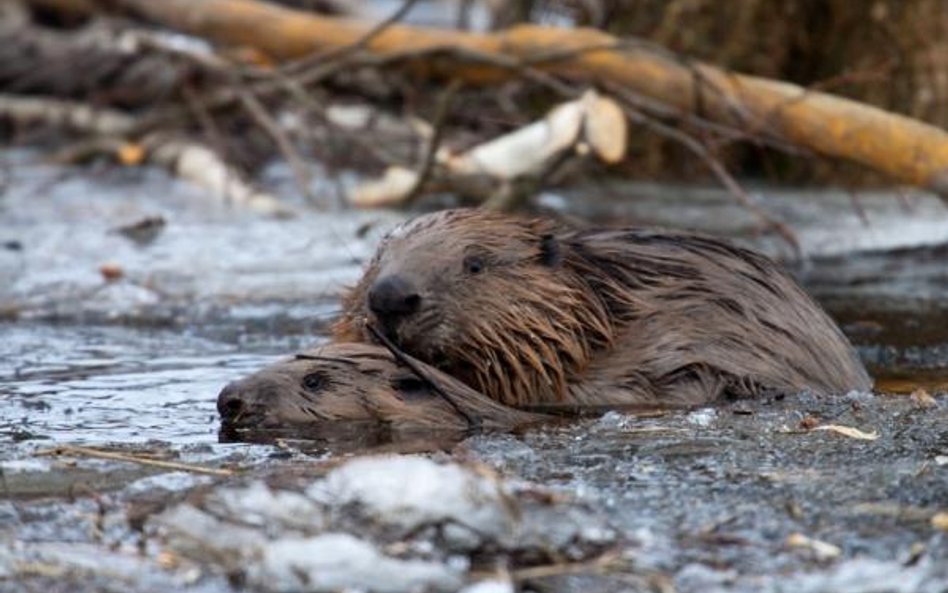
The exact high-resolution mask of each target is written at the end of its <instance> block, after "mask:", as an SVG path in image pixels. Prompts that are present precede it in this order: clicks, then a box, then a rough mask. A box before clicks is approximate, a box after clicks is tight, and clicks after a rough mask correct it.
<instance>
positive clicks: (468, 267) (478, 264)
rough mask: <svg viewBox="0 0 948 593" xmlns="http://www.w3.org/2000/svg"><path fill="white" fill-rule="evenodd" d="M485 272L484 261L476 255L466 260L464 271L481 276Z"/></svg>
mask: <svg viewBox="0 0 948 593" xmlns="http://www.w3.org/2000/svg"><path fill="white" fill-rule="evenodd" d="M483 270H484V260H483V259H481V258H480V257H478V256H476V255H469V256H467V257H465V258H464V271H465V272H467V273H468V274H480V273H481V272H482V271H483Z"/></svg>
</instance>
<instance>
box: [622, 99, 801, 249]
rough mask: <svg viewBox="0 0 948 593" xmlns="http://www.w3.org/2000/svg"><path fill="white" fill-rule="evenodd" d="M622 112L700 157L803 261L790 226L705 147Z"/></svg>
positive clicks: (632, 113)
mask: <svg viewBox="0 0 948 593" xmlns="http://www.w3.org/2000/svg"><path fill="white" fill-rule="evenodd" d="M623 110H624V111H625V113H626V115H627V116H628V117H629V119H630V120H632V121H634V122H636V123H638V124H641V125H643V126H645V127H646V128H649V129H650V130H652V131H654V132H656V133H658V134H660V135H662V136H664V137H666V138H670V139H672V140H675V141H677V142H678V143H680V144H682V145H683V146H684V147H685V148H687V149H688V150H690V151H692V152H693V153H695V154H696V155H697V156H698V157H700V158H701V161H702V162H703V163H704V164H705V166H707V167H708V169H710V170H711V172H712V173H713V174H714V176H715V177H717V178H718V181H720V182H721V184H722V185H723V186H724V187H725V188H726V189H727V190H728V191H729V192H731V194H732V195H733V196H734V197H735V198H737V201H738V202H740V203H741V205H743V206H744V207H745V208H747V209H748V210H749V211H750V212H751V213H752V214H754V215H755V216H756V217H757V219H758V220H759V221H760V222H761V224H762V225H763V228H764V230H770V229H772V230H773V231H774V232H776V233H777V234H778V235H780V237H781V238H783V240H784V241H786V243H787V244H788V245H789V246H790V247H791V248H792V249H793V251H794V254H795V256H796V257H797V258H802V255H803V253H802V251H801V249H800V241H799V239H798V238H797V235H796V233H795V232H793V229H791V228H790V227H789V226H787V225H786V224H785V223H784V222H782V221H780V220H777V219H776V218H774V217H772V216H771V215H770V214H769V213H768V212H767V211H765V210H764V209H763V208H761V207H760V206H758V205H757V204H755V203H754V201H753V200H752V199H751V197H750V196H749V195H748V194H747V192H746V191H745V190H744V187H743V186H742V185H741V184H740V183H738V181H737V180H736V179H734V177H733V176H732V175H731V174H730V173H729V172H728V170H727V168H726V167H725V166H724V165H723V164H722V163H721V161H720V160H719V159H718V158H717V157H715V156H714V155H713V154H711V153H710V152H709V151H708V149H707V148H705V146H704V145H703V144H701V143H700V142H699V141H697V140H695V139H694V138H692V137H691V136H689V135H688V134H686V133H684V132H682V131H681V130H678V129H676V128H673V127H671V126H668V125H666V124H663V123H662V122H660V121H657V120H656V119H654V118H651V117H649V116H647V115H646V114H644V113H642V112H641V111H639V110H638V109H635V108H633V107H630V106H629V105H628V104H626V105H624V106H623Z"/></svg>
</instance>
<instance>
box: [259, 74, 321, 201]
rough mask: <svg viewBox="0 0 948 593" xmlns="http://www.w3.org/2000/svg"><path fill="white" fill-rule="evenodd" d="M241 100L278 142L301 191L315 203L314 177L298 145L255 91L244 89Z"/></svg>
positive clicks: (261, 125)
mask: <svg viewBox="0 0 948 593" xmlns="http://www.w3.org/2000/svg"><path fill="white" fill-rule="evenodd" d="M240 102H241V104H242V105H243V106H244V108H246V110H247V112H248V113H249V114H250V116H251V117H253V119H254V120H255V121H256V122H257V123H258V124H259V125H260V127H261V128H263V130H264V131H265V132H266V133H267V134H269V135H270V137H271V138H272V139H273V141H274V142H276V145H277V147H278V148H279V149H280V152H281V153H283V158H285V159H286V162H287V163H289V165H290V169H291V170H292V171H293V177H295V178H296V184H297V185H298V186H299V188H300V191H301V192H303V195H304V196H305V197H306V199H307V200H309V202H310V203H315V202H316V198H315V197H314V196H313V192H312V191H311V190H310V184H311V181H312V178H311V177H310V174H309V170H308V169H307V168H306V163H305V162H304V161H303V157H302V156H301V155H300V153H299V152H298V151H297V150H296V147H295V146H293V141H292V140H290V138H289V137H288V136H287V135H286V133H285V132H284V131H283V130H282V129H281V128H280V124H278V123H277V122H276V121H275V120H274V119H273V118H272V117H270V114H269V113H267V110H266V108H265V107H264V106H263V104H262V103H260V101H259V100H257V98H256V97H255V96H254V95H253V93H251V92H249V91H247V90H242V91H241V92H240Z"/></svg>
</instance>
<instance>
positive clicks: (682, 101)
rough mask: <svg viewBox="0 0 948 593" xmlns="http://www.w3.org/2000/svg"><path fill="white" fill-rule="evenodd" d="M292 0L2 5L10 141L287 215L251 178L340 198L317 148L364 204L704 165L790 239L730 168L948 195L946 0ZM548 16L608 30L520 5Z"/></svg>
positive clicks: (512, 203)
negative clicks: (444, 21)
mask: <svg viewBox="0 0 948 593" xmlns="http://www.w3.org/2000/svg"><path fill="white" fill-rule="evenodd" d="M284 4H290V5H295V8H288V7H285V6H280V5H278V4H276V3H273V2H269V3H268V2H265V1H262V0H201V1H198V2H192V1H187V0H166V1H164V2H149V1H146V0H110V1H106V0H20V1H19V2H10V3H7V4H6V5H5V6H4V8H3V13H2V15H0V119H2V121H5V122H6V124H7V125H6V127H5V131H6V136H7V137H8V138H9V139H10V140H11V141H12V142H14V143H37V142H38V143H41V144H42V143H43V142H44V141H45V142H46V145H47V146H49V147H51V148H55V150H53V154H54V155H55V158H57V159H59V160H61V161H65V162H77V161H86V160H89V159H97V158H105V159H111V160H115V161H117V162H119V163H122V164H124V165H137V164H140V163H144V162H151V163H155V164H159V165H162V166H165V167H168V168H170V169H171V170H173V171H175V172H176V173H177V174H179V175H181V176H182V177H185V178H187V179H189V180H191V181H193V182H195V183H198V184H201V185H203V186H205V187H206V188H208V189H209V190H211V191H212V192H213V193H214V194H215V195H219V196H222V197H223V198H225V199H226V200H228V201H230V202H234V203H239V204H246V205H250V206H251V207H255V208H257V209H260V210H262V211H265V212H268V213H275V214H287V213H288V209H287V207H286V206H285V205H284V204H281V203H280V201H279V200H278V199H277V198H276V197H274V196H272V195H270V194H268V193H266V192H263V191H260V190H258V189H256V188H255V187H254V185H253V183H252V181H253V180H254V176H255V174H256V172H257V171H258V170H259V168H260V167H261V166H262V165H263V164H265V163H266V162H268V161H269V160H271V159H272V158H273V156H274V155H278V156H279V157H280V158H282V159H284V160H285V161H286V163H287V164H288V165H289V168H290V170H291V171H292V174H293V177H294V179H295V180H296V183H297V185H298V186H299V187H300V189H301V192H302V194H303V195H305V196H307V197H308V198H309V199H310V201H311V203H313V204H314V205H317V206H327V205H329V204H330V202H331V201H330V200H328V199H327V198H326V196H325V195H319V192H316V191H314V189H313V183H312V181H313V180H312V177H313V175H314V172H313V171H314V163H319V164H320V165H321V167H323V168H324V169H325V170H326V171H327V172H328V173H329V174H330V175H334V176H339V175H341V174H342V173H343V172H347V171H355V172H358V174H359V175H360V176H361V179H362V180H363V181H362V182H361V183H358V184H350V185H349V186H348V187H345V188H344V189H345V194H346V195H347V197H348V199H349V200H350V201H351V202H353V203H355V204H356V205H361V206H377V205H398V204H407V203H410V202H412V201H414V200H415V199H417V198H419V197H420V196H423V195H432V194H450V195H453V196H459V197H460V198H461V199H463V200H466V201H470V202H484V203H486V204H488V205H489V206H491V207H497V208H513V207H516V206H518V205H520V204H522V203H523V202H524V201H526V200H529V199H530V198H531V197H532V196H534V195H535V194H536V193H537V192H539V191H541V190H543V189H544V188H549V187H555V186H558V185H563V184H569V183H573V182H581V181H582V180H584V179H587V178H589V177H590V176H596V177H601V176H602V175H603V174H604V173H605V174H608V175H611V176H614V177H615V178H655V177H665V178H672V177H673V178H682V177H686V178H691V179H696V178H707V179H712V180H717V181H718V182H719V183H721V184H723V185H724V186H726V187H727V188H728V189H729V190H730V191H731V192H732V193H733V194H734V196H735V197H736V199H738V200H740V201H741V202H742V203H743V204H744V205H745V206H746V207H747V208H750V209H752V210H753V211H754V212H755V213H756V215H757V216H758V218H759V220H760V222H761V229H762V230H768V231H776V232H778V233H780V234H781V235H782V236H783V237H784V238H785V239H787V240H788V241H790V242H793V240H794V237H793V233H792V231H791V230H790V229H788V228H786V227H785V226H784V225H783V224H781V222H780V221H779V220H776V219H775V218H774V217H772V216H771V215H769V214H768V213H767V212H765V211H763V210H761V209H760V208H759V207H758V206H757V205H756V204H755V202H754V201H753V200H751V199H750V198H749V197H748V196H747V194H746V192H745V191H744V190H743V189H742V187H741V184H740V183H739V182H738V181H737V180H736V178H735V176H734V175H733V174H732V171H737V172H739V173H740V174H741V176H742V177H746V176H747V175H748V174H749V175H751V176H757V177H760V176H764V177H771V178H772V179H774V180H778V181H779V180H781V179H790V180H794V181H797V182H799V181H801V180H804V179H807V178H809V179H818V180H824V181H826V180H830V181H835V182H842V183H844V184H852V183H859V182H860V181H861V180H863V179H864V178H866V177H868V178H869V179H871V180H875V181H877V182H878V181H882V182H885V183H893V182H895V183H906V184H912V185H917V186H921V187H926V188H929V189H932V190H934V191H936V192H939V193H942V194H943V195H944V194H945V193H946V192H948V134H946V133H945V132H944V131H943V130H941V129H940V128H938V127H936V126H940V125H944V124H945V123H946V122H944V121H942V119H944V117H946V116H945V113H948V109H945V105H946V103H948V83H946V82H945V80H944V75H943V72H944V68H941V67H940V66H939V65H940V64H942V63H943V62H945V61H946V60H948V57H946V55H948V46H946V45H945V42H944V41H943V40H944V39H946V38H948V37H946V36H945V35H944V33H945V32H946V29H948V10H946V9H945V8H944V6H942V5H941V4H940V3H938V2H936V1H934V0H911V1H907V2H895V1H885V0H878V1H876V2H873V3H871V4H872V5H871V6H869V7H868V9H867V8H866V5H859V6H856V5H855V4H853V3H848V2H844V1H842V0H824V1H822V2H803V1H801V0H785V1H783V2H777V3H770V2H766V3H765V2H758V1H755V0H742V1H740V2H736V3H733V4H728V5H727V6H722V5H720V4H719V3H714V2H711V1H710V0H687V1H686V0H677V1H675V2H667V3H666V2H651V1H646V2H622V1H613V2H607V1H601V2H567V1H562V2H500V3H485V4H484V6H489V7H491V10H492V11H491V12H490V13H489V16H490V19H489V20H488V25H490V26H493V27H507V28H503V29H497V30H493V31H471V30H462V29H451V28H446V27H445V28H434V27H422V26H417V25H408V24H404V23H403V22H402V21H403V20H404V19H405V17H406V15H408V14H409V13H410V12H411V10H412V9H413V8H417V7H418V6H417V5H419V4H421V3H419V2H417V1H412V0H408V1H406V2H404V3H402V5H401V7H400V8H398V10H397V11H395V12H394V13H393V14H391V15H390V16H389V17H388V18H386V19H384V20H382V21H379V22H376V23H375V24H371V23H368V22H365V21H361V20H358V19H354V18H346V15H345V14H342V15H340V14H339V13H345V12H346V11H347V10H349V11H351V10H353V9H352V7H351V6H348V8H347V3H331V2H322V3H300V2H296V3H292V2H286V3H284ZM448 4H450V3H448ZM472 5H478V3H471V2H460V3H458V4H457V10H458V17H457V19H456V23H452V24H461V25H464V24H465V23H467V24H470V20H471V19H470V14H469V13H470V11H471V6H472ZM317 10H329V11H330V12H332V13H333V14H332V15H328V16H327V15H326V14H321V13H319V12H316V11H317ZM465 11H467V12H465ZM465 15H466V16H465ZM350 16H352V15H350ZM355 16H356V17H358V16H359V15H358V14H357V15H355ZM556 19H560V20H561V21H566V22H573V23H576V24H580V25H583V24H585V25H592V26H600V27H602V28H603V29H608V30H609V31H610V32H612V33H614V34H616V35H618V36H616V35H613V34H609V33H606V32H603V31H597V30H594V29H591V28H573V29H565V28H553V27H548V26H545V25H534V24H522V22H523V21H524V20H533V21H534V22H546V21H550V20H556ZM630 35H634V36H630ZM885 40H888V42H889V43H888V44H887V45H884V43H883V42H884V41H885ZM686 56H690V57H686ZM698 59H703V60H706V62H702V61H698ZM710 63H716V64H719V65H720V66H712V65H710ZM730 68H734V69H736V70H744V71H747V72H751V73H753V74H755V75H757V76H766V77H771V78H773V79H785V80H789V81H793V82H795V83H798V84H802V85H805V86H797V85H794V84H788V83H783V82H777V80H770V79H767V78H758V77H757V76H750V75H743V74H736V73H734V72H732V71H731V70H730ZM830 93H832V94H830ZM843 95H846V96H849V97H852V98H854V99H858V100H860V101H865V102H867V103H871V104H875V105H877V106H879V107H882V108H885V109H887V110H888V111H886V110H883V109H879V108H875V107H871V106H869V105H867V104H865V103H860V102H856V101H852V100H849V99H846V98H844V97H843ZM894 112H902V113H904V114H906V115H910V116H914V117H915V118H918V119H910V118H908V117H904V116H900V115H896V113H894ZM923 120H927V121H928V122H930V123H931V124H934V125H929V124H926V123H923ZM51 129H54V130H56V134H54V135H50V133H49V132H50V130H51ZM63 130H66V131H68V132H69V136H68V138H70V141H69V142H66V143H64V142H63V141H62V135H61V134H62V131H63ZM781 155H783V156H781ZM840 163H849V164H845V165H843V166H842V168H841V166H840ZM870 172H871V173H870Z"/></svg>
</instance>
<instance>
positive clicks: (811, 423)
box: [800, 416, 820, 430]
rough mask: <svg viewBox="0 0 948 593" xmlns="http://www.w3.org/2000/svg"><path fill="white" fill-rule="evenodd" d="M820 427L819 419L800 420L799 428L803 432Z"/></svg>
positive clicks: (809, 417)
mask: <svg viewBox="0 0 948 593" xmlns="http://www.w3.org/2000/svg"><path fill="white" fill-rule="evenodd" d="M819 425H820V419H819V418H817V417H815V416H805V417H804V418H803V420H800V428H802V429H803V430H813V429H814V428H816V427H817V426H819Z"/></svg>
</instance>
